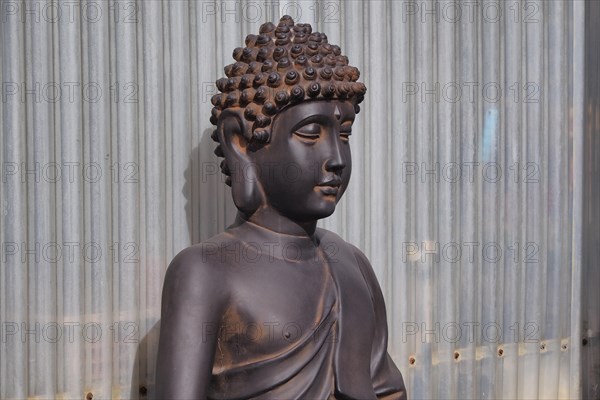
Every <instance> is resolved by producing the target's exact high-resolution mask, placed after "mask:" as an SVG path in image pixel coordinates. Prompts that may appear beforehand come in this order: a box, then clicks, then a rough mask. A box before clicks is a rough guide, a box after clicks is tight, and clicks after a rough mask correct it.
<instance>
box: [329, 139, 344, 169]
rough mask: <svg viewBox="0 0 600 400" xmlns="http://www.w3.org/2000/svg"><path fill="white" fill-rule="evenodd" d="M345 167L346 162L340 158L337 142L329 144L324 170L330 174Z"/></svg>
mask: <svg viewBox="0 0 600 400" xmlns="http://www.w3.org/2000/svg"><path fill="white" fill-rule="evenodd" d="M345 167H346V162H345V161H344V158H343V156H342V152H341V149H340V145H339V143H338V141H337V140H333V143H332V144H331V153H330V154H329V156H328V157H327V160H326V161H325V170H327V171H330V172H335V171H341V170H342V169H344V168H345Z"/></svg>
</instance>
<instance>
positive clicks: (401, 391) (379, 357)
mask: <svg viewBox="0 0 600 400" xmlns="http://www.w3.org/2000/svg"><path fill="white" fill-rule="evenodd" d="M352 247H353V248H354V254H355V256H356V259H357V261H358V264H359V265H360V268H361V271H362V273H363V276H364V278H365V281H366V282H367V286H368V287H369V291H370V292H371V298H372V300H373V309H374V312H375V324H376V331H375V336H374V338H373V348H372V351H371V374H372V378H373V389H374V390H375V393H376V394H377V398H378V399H385V400H406V388H405V386H404V380H403V379H402V375H401V374H400V371H398V368H397V367H396V365H395V364H394V361H393V360H392V358H391V357H390V355H389V354H388V351H387V344H388V326H387V317H386V311H385V301H384V298H383V293H382V292H381V287H380V286H379V282H378V281H377V276H376V275H375V271H373V267H372V266H371V263H370V262H369V260H368V259H367V257H366V256H365V255H364V254H363V253H362V252H361V251H360V250H359V249H358V248H357V247H354V246H352Z"/></svg>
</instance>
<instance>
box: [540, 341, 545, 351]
mask: <svg viewBox="0 0 600 400" xmlns="http://www.w3.org/2000/svg"><path fill="white" fill-rule="evenodd" d="M540 350H541V351H545V350H546V343H540Z"/></svg>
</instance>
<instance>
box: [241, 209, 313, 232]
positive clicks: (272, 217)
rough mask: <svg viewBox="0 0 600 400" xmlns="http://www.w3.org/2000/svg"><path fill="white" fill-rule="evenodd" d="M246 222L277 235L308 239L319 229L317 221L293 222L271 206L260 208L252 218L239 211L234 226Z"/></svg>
mask: <svg viewBox="0 0 600 400" xmlns="http://www.w3.org/2000/svg"><path fill="white" fill-rule="evenodd" d="M245 221H250V222H252V223H254V224H256V225H258V226H261V227H263V228H265V229H269V230H271V231H274V232H277V233H282V234H285V235H292V236H300V237H308V238H312V237H313V236H314V234H315V230H316V229H317V221H309V222H297V221H293V220H291V219H289V218H287V217H285V216H283V215H281V214H280V213H279V212H277V211H276V210H275V209H273V208H272V207H269V206H265V207H261V208H259V209H258V210H257V211H256V212H255V213H254V214H252V215H251V216H250V217H247V216H246V215H244V214H243V213H241V212H239V211H238V213H237V216H236V220H235V223H234V224H233V225H235V226H237V225H240V224H241V223H243V222H245Z"/></svg>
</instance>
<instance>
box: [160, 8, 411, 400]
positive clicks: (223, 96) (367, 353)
mask: <svg viewBox="0 0 600 400" xmlns="http://www.w3.org/2000/svg"><path fill="white" fill-rule="evenodd" d="M246 46H247V47H245V48H237V49H235V50H234V52H233V57H234V58H235V60H236V62H235V63H234V64H231V65H228V66H227V67H226V68H225V73H226V75H227V78H223V79H219V80H218V81H217V87H218V88H219V90H220V91H221V92H222V93H220V94H217V95H215V96H214V97H213V98H212V102H213V105H214V108H213V115H212V118H211V122H212V123H213V124H215V125H216V126H217V129H216V130H215V133H214V135H213V138H214V139H215V140H216V141H217V142H218V143H219V145H218V146H217V149H216V150H215V153H216V154H217V155H218V156H221V157H224V160H223V163H222V169H223V172H224V173H225V174H226V175H228V178H227V183H228V184H229V185H231V187H232V195H233V200H234V202H235V205H236V206H237V208H238V209H239V211H238V215H237V218H236V221H235V223H234V224H233V225H232V226H230V227H229V228H228V229H227V230H226V231H225V232H223V233H221V234H219V235H217V236H215V237H213V238H211V239H210V240H209V241H207V242H205V243H201V244H198V245H195V246H192V247H189V248H187V249H185V250H184V251H182V252H181V253H180V254H178V255H177V256H176V257H175V259H174V260H173V261H172V262H171V265H170V266H169V269H168V271H167V275H166V278H165V284H164V290H163V298H162V321H161V333H160V342H159V354H158V364H157V382H156V388H157V396H158V398H160V399H204V398H209V399H249V398H253V399H254V398H256V399H382V398H384V399H404V398H406V391H405V387H404V382H403V380H402V376H401V374H400V372H399V371H398V369H397V368H396V366H395V365H394V363H393V361H392V359H391V358H390V356H389V355H388V353H387V323H386V313H385V305H384V300H383V296H382V293H381V289H380V287H379V284H378V283H377V279H376V277H375V274H374V272H373V269H372V267H371V265H370V264H369V261H368V260H367V258H366V257H365V256H364V255H363V253H362V252H361V251H360V250H359V249H357V248H356V247H354V246H353V245H351V244H349V243H347V242H345V241H344V240H343V239H341V238H340V237H339V236H337V235H335V234H334V233H331V232H328V231H326V230H323V229H318V228H317V227H316V224H317V220H319V219H320V218H325V217H327V216H329V215H331V214H332V213H333V211H334V209H335V206H336V204H337V202H338V201H339V200H340V198H341V197H342V194H343V193H344V190H345V189H346V187H347V185H348V181H349V179H350V171H351V158H350V144H349V142H350V134H351V128H352V123H353V121H354V117H355V115H356V113H357V112H358V111H359V106H358V104H359V103H360V102H361V101H362V100H363V98H364V94H365V92H366V88H365V85H364V84H362V83H358V82H356V81H357V80H358V77H359V71H358V70H357V69H356V68H354V67H351V66H348V58H347V57H345V56H343V55H341V52H340V48H339V47H338V46H334V45H331V44H329V43H327V37H326V36H325V35H324V34H322V33H318V32H312V29H311V26H310V25H308V24H294V21H293V20H292V19H291V18H290V17H288V16H285V17H283V18H282V19H281V21H280V22H279V24H278V25H277V26H275V25H274V24H272V23H266V24H263V25H262V26H261V28H260V34H259V35H248V37H247V38H246Z"/></svg>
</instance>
